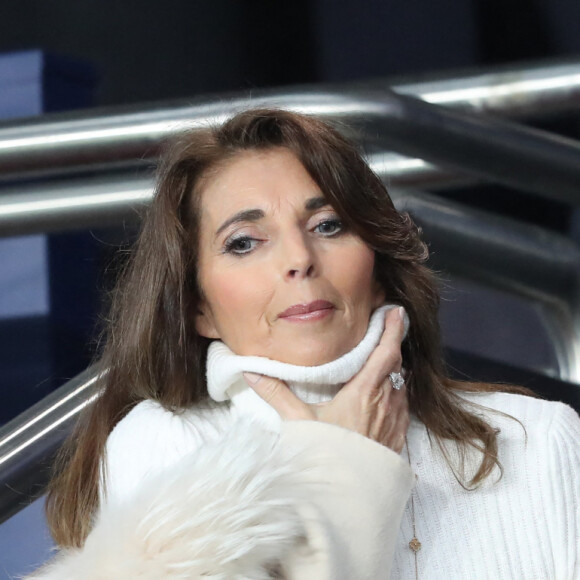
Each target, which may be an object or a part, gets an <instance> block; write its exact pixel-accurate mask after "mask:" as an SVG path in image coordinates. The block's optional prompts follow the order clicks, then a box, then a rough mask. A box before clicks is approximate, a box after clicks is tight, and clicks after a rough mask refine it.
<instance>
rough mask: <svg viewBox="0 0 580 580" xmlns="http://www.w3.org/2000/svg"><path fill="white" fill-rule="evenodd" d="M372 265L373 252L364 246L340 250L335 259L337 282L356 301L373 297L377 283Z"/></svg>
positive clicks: (373, 259) (373, 264)
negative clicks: (345, 250)
mask: <svg viewBox="0 0 580 580" xmlns="http://www.w3.org/2000/svg"><path fill="white" fill-rule="evenodd" d="M374 267H375V255H374V252H373V251H372V250H370V249H369V248H367V247H366V246H363V247H355V248H352V249H349V250H348V251H347V252H341V253H340V254H339V255H337V256H336V260H335V272H336V276H337V279H338V283H339V284H340V286H341V287H342V288H344V289H345V290H347V291H348V293H349V294H350V295H351V297H352V298H353V300H357V301H358V300H365V299H371V298H372V299H374V298H375V295H376V293H377V287H378V285H377V284H376V283H375V280H374V275H373V273H374Z"/></svg>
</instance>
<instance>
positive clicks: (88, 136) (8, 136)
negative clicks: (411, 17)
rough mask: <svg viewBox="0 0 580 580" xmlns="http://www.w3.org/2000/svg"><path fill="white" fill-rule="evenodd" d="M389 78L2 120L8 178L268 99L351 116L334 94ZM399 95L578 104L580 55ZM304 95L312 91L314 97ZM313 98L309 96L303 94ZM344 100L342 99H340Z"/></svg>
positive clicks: (3, 169)
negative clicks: (327, 99) (249, 95)
mask: <svg viewBox="0 0 580 580" xmlns="http://www.w3.org/2000/svg"><path fill="white" fill-rule="evenodd" d="M388 85H389V81H373V82H367V83H356V84H350V85H343V86H336V85H335V86H331V87H326V88H324V87H322V88H320V87H316V88H315V91H317V93H318V95H319V97H320V98H319V99H318V102H312V98H311V97H308V94H311V93H312V91H308V90H305V89H304V88H303V89H298V90H295V91H294V94H292V93H291V92H289V91H287V90H285V91H284V92H281V91H257V92H256V93H255V95H256V96H254V97H252V98H246V97H240V96H239V95H237V96H236V95H230V96H227V95H226V96H222V97H220V98H219V100H217V99H216V98H213V99H212V100H211V101H207V100H206V99H203V98H202V99H193V100H188V101H183V100H182V101H177V102H164V103H157V104H154V105H141V106H138V107H123V108H114V109H108V110H106V109H105V110H101V111H91V112H88V113H87V112H86V111H82V112H76V113H67V114H58V115H49V116H46V117H43V118H42V119H41V120H37V119H29V120H28V121H26V120H16V121H13V122H10V123H6V124H4V125H0V179H14V178H29V177H31V176H39V175H54V174H64V173H66V172H67V171H68V172H70V171H79V170H83V169H87V168H91V169H92V170H102V169H103V168H115V167H118V166H119V165H123V164H128V163H129V164H131V163H135V162H138V161H139V160H143V159H147V158H152V157H156V156H157V154H158V151H159V147H160V145H161V144H162V142H163V141H164V140H165V139H166V138H168V137H170V136H171V135H174V134H175V133H176V132H178V131H181V130H183V128H184V127H189V128H195V127H198V126H202V125H204V124H206V123H208V122H210V121H220V120H222V119H223V118H224V115H227V114H230V113H231V112H233V111H235V110H239V109H241V108H244V107H248V106H256V105H258V104H260V103H261V104H265V105H269V106H280V107H288V108H291V109H294V110H300V111H304V112H309V113H313V114H320V115H331V114H335V115H339V116H344V115H349V114H350V113H353V112H356V111H353V109H356V103H352V102H351V103H348V102H346V103H343V104H342V105H341V107H343V108H341V109H340V110H338V111H336V110H335V111H332V108H331V107H329V106H328V105H329V103H326V102H325V100H324V99H325V94H326V93H327V92H330V93H335V96H339V95H340V94H342V93H343V92H344V91H350V92H355V91H356V90H357V87H358V91H359V93H360V94H362V95H363V96H364V94H366V93H367V92H368V91H371V92H373V91H374V92H376V91H377V89H385V88H386V87H387V86H388ZM391 88H392V89H393V90H394V91H396V92H397V93H399V94H406V95H414V96H417V97H419V98H422V99H424V100H425V101H428V102H432V103H435V104H444V105H446V106H449V107H456V108H463V109H470V110H473V111H476V112H482V111H483V112H492V113H500V114H502V115H507V116H516V117H517V116H519V115H522V114H524V115H529V114H535V115H545V114H549V113H551V112H557V111H561V110H570V109H574V108H578V106H579V104H580V59H575V60H570V61H564V62H556V63H548V64H546V63H539V64H531V65H525V66H516V67H509V68H507V67H506V69H505V70H502V71H500V72H497V71H494V72H487V73H481V72H477V73H468V74H466V75H463V76H460V77H458V78H451V79H438V80H436V81H424V82H403V83H395V84H393V85H392V86H391ZM300 93H306V97H305V96H304V95H301V94H300ZM303 98H305V100H304V101H302V102H301V99H303ZM334 104H335V106H336V104H337V103H336V100H335V103H334Z"/></svg>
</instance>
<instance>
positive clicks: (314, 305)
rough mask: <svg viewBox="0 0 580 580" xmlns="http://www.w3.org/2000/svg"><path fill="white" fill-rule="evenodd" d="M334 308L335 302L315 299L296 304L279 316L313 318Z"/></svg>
mask: <svg viewBox="0 0 580 580" xmlns="http://www.w3.org/2000/svg"><path fill="white" fill-rule="evenodd" d="M332 310H334V304H332V302H328V300H314V302H310V303H308V304H294V306H290V308H287V309H286V310H284V312H281V313H280V314H279V315H278V318H290V319H292V318H295V319H312V318H315V317H319V316H323V315H326V314H329V313H330V312H331V311H332Z"/></svg>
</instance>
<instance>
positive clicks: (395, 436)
mask: <svg viewBox="0 0 580 580" xmlns="http://www.w3.org/2000/svg"><path fill="white" fill-rule="evenodd" d="M403 333H404V326H403V310H402V309H399V308H393V309H391V310H389V311H388V312H387V314H386V320H385V330H384V332H383V335H382V337H381V340H380V342H379V344H378V345H377V347H376V348H375V350H374V351H373V352H372V354H371V356H370V357H369V359H368V361H367V362H366V363H365V365H364V366H363V368H362V369H361V370H360V371H359V372H358V373H357V374H356V375H355V376H354V377H353V378H352V379H351V380H350V381H349V382H348V383H346V384H345V385H344V387H343V388H342V389H341V390H340V391H339V392H338V393H337V395H336V396H335V397H334V399H332V401H329V402H327V403H321V404H318V405H308V404H306V403H304V402H302V401H301V400H300V399H299V398H298V397H297V396H296V395H295V394H294V393H293V392H292V391H291V390H290V389H289V388H288V385H286V383H284V382H283V381H281V380H279V379H274V378H272V377H266V376H263V375H256V374H252V373H244V377H245V378H246V381H247V383H248V384H249V385H250V387H252V389H254V391H256V393H257V394H258V395H259V396H260V397H262V399H264V400H265V401H266V402H267V403H268V404H269V405H271V406H272V407H273V408H274V409H275V410H276V411H277V412H278V414H279V415H280V417H281V418H282V419H283V420H286V421H291V420H312V421H324V422H326V423H332V424H334V425H338V426H340V427H344V428H345V429H350V430H351V431H355V432H356V433H360V434H361V435H364V436H365V437H369V438H370V439H373V440H374V441H376V442H377V443H380V444H382V445H385V446H386V447H389V448H390V449H392V450H393V451H395V452H397V453H400V452H401V450H402V449H403V446H404V444H405V435H406V433H407V429H408V427H409V405H408V402H407V394H406V389H405V387H403V388H402V389H401V390H399V391H397V390H395V389H393V387H392V384H391V380H390V379H389V373H391V372H401V362H402V357H401V341H402V339H403Z"/></svg>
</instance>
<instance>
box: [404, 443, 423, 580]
mask: <svg viewBox="0 0 580 580" xmlns="http://www.w3.org/2000/svg"><path fill="white" fill-rule="evenodd" d="M405 445H406V446H407V458H408V460H409V467H411V469H413V466H412V465H411V450H410V449H409V441H408V440H407V436H405ZM417 479H418V476H417V474H415V485H417V481H416V480H417ZM411 525H412V527H413V538H412V539H411V541H410V542H409V548H410V549H411V550H412V551H413V556H414V558H415V580H419V563H418V553H417V552H419V550H420V549H421V542H420V541H419V540H418V539H417V528H416V525H415V490H414V489H412V490H411Z"/></svg>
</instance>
